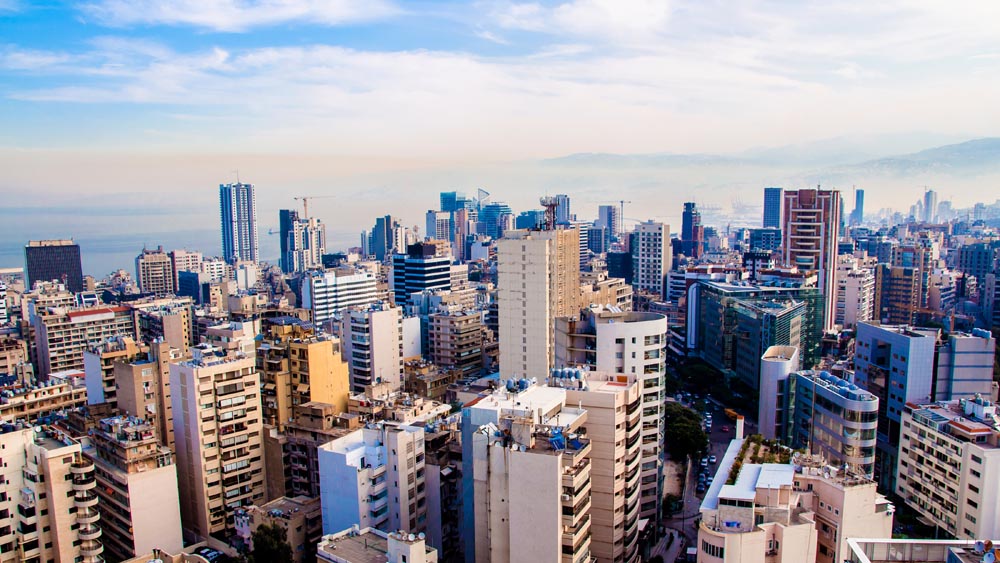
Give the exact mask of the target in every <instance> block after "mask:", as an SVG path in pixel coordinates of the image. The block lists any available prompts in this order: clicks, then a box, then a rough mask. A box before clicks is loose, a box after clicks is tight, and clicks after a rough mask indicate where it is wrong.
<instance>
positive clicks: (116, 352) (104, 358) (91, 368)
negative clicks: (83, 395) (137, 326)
mask: <svg viewBox="0 0 1000 563" xmlns="http://www.w3.org/2000/svg"><path fill="white" fill-rule="evenodd" d="M140 353H142V349H141V348H140V347H139V345H138V344H136V342H135V339H133V338H130V337H127V336H125V337H121V336H116V337H112V338H109V339H108V340H105V341H104V342H101V343H100V344H98V345H97V346H93V347H91V348H90V349H88V350H86V351H85V352H84V353H83V370H84V373H86V374H87V375H86V378H87V403H88V404H91V405H94V404H97V403H111V406H112V407H114V408H116V407H117V406H118V397H117V395H118V390H117V386H116V385H115V363H117V362H131V361H133V360H135V359H136V358H137V357H138V356H139V354H140Z"/></svg>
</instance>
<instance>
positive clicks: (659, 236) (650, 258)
mask: <svg viewBox="0 0 1000 563" xmlns="http://www.w3.org/2000/svg"><path fill="white" fill-rule="evenodd" d="M635 235H636V238H635V245H634V248H632V249H631V250H632V287H633V288H635V291H636V293H646V294H652V295H655V296H656V298H657V299H663V297H664V295H665V293H666V289H667V274H668V273H669V272H670V268H671V265H672V263H673V259H674V254H673V248H672V247H671V245H670V225H667V224H665V223H659V222H656V221H653V220H649V221H646V222H645V223H639V224H638V225H636V226H635Z"/></svg>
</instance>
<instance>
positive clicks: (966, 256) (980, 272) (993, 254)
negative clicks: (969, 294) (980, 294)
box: [958, 242, 997, 284]
mask: <svg viewBox="0 0 1000 563" xmlns="http://www.w3.org/2000/svg"><path fill="white" fill-rule="evenodd" d="M996 265H997V247H996V246H995V245H994V244H993V243H986V242H977V243H974V244H965V245H962V247H961V248H959V249H958V269H959V270H961V271H962V272H964V273H966V274H969V275H971V276H976V280H977V281H978V282H979V283H980V284H984V283H985V282H986V275H987V274H992V273H993V272H994V271H995V270H996Z"/></svg>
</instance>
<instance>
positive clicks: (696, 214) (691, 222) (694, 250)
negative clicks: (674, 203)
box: [681, 202, 705, 258]
mask: <svg viewBox="0 0 1000 563" xmlns="http://www.w3.org/2000/svg"><path fill="white" fill-rule="evenodd" d="M704 239H705V230H704V228H703V227H702V226H701V212H700V211H698V206H697V205H695V204H694V202H687V203H685V204H684V212H683V214H682V220H681V249H682V251H683V252H684V255H685V256H689V257H691V258H699V257H700V256H701V254H702V252H703V250H704V246H703V245H704V242H705V240H704Z"/></svg>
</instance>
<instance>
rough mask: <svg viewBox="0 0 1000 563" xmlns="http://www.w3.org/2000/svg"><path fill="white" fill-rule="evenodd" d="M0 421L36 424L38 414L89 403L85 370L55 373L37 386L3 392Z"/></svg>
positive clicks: (14, 387)
mask: <svg viewBox="0 0 1000 563" xmlns="http://www.w3.org/2000/svg"><path fill="white" fill-rule="evenodd" d="M2 396H3V399H4V400H3V401H0V420H2V421H4V422H14V421H18V420H20V421H24V422H27V423H29V424H33V423H34V422H35V421H36V420H38V417H40V416H45V415H49V414H52V413H54V412H56V411H62V410H69V409H72V408H74V407H79V406H83V405H85V404H87V388H86V387H85V386H84V374H83V372H82V371H77V370H69V371H65V372H61V373H54V374H52V375H50V376H49V379H48V380H47V381H44V382H41V383H40V384H38V385H37V386H28V385H19V386H13V387H7V388H5V389H3V391H2Z"/></svg>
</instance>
